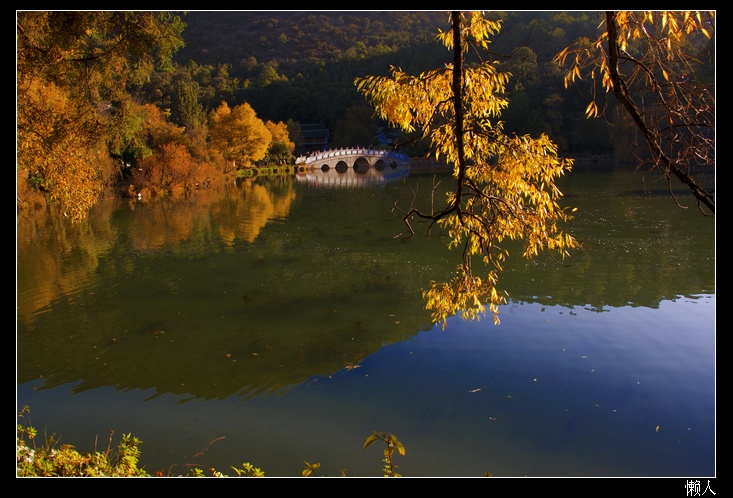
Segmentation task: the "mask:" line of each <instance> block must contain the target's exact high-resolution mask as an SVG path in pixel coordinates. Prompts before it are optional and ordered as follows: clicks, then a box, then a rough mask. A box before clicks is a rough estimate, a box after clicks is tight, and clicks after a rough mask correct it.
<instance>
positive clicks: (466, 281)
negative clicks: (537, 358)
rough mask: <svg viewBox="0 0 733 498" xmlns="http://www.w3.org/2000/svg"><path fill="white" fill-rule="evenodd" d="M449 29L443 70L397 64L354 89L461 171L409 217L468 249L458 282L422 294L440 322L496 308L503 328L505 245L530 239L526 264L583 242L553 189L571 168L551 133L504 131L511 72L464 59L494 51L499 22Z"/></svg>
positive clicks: (456, 18)
mask: <svg viewBox="0 0 733 498" xmlns="http://www.w3.org/2000/svg"><path fill="white" fill-rule="evenodd" d="M450 23H451V30H450V31H447V32H440V33H439V35H438V39H439V41H440V42H441V43H442V44H443V45H445V46H446V47H447V48H448V49H449V50H451V51H452V53H453V59H452V62H451V63H447V64H446V65H445V67H443V68H440V69H435V70H432V71H428V72H426V73H423V74H420V75H419V76H410V75H407V74H405V73H404V72H402V71H401V70H399V69H397V68H394V67H392V68H391V76H368V77H365V78H357V79H356V81H355V84H356V86H357V88H358V90H359V91H360V92H362V93H363V94H364V95H365V96H366V98H367V100H368V101H369V102H370V103H371V105H372V106H373V107H374V108H375V110H376V112H377V114H378V115H379V117H380V118H382V119H384V120H385V121H387V122H388V123H389V124H390V125H391V126H394V127H399V128H400V129H402V130H403V131H404V132H407V133H412V132H414V131H416V130H417V131H419V132H421V133H422V135H423V136H424V137H426V138H428V139H429V140H430V143H431V148H432V153H433V154H434V155H435V157H436V158H445V160H446V161H447V162H448V163H449V164H451V165H452V166H453V176H454V178H455V188H454V189H453V190H452V191H451V192H449V194H448V196H447V199H446V204H445V205H444V207H442V208H441V209H434V210H433V211H432V212H421V211H419V210H418V209H416V208H411V209H410V210H409V211H408V212H407V214H406V215H405V217H404V221H405V223H406V226H407V229H408V230H409V234H408V236H411V235H413V234H414V230H413V226H412V224H413V222H414V221H421V222H425V223H428V225H429V227H430V228H432V227H433V226H434V225H435V224H437V225H439V226H442V227H444V228H445V229H447V231H448V234H449V235H450V239H451V241H450V243H449V246H450V247H451V248H454V247H462V251H463V259H462V263H461V264H460V265H459V266H458V269H457V272H456V275H455V277H454V278H453V279H452V280H451V281H450V282H433V283H432V285H431V287H430V289H427V290H425V291H424V297H425V299H426V307H427V309H429V310H431V311H432V317H433V321H434V322H436V323H437V322H441V321H442V322H443V327H445V326H446V324H447V318H448V317H450V316H452V315H454V314H456V313H461V314H462V316H463V317H465V318H468V319H479V318H480V317H481V315H482V314H484V313H485V311H486V304H487V303H488V307H489V310H490V311H491V312H492V314H493V318H494V323H496V324H498V323H499V316H498V315H499V308H498V307H499V305H501V304H504V303H506V293H505V292H501V291H500V290H499V276H500V273H501V271H502V270H503V266H504V264H505V261H506V258H507V257H508V256H509V252H508V250H507V249H506V248H505V247H503V245H502V244H503V243H504V242H505V241H510V240H520V241H523V255H524V257H526V258H532V257H534V256H536V255H537V254H539V253H540V251H547V252H551V253H556V254H557V255H558V256H559V257H561V258H562V257H566V256H568V255H569V251H570V250H572V249H573V248H576V247H577V246H578V242H577V241H576V240H575V238H573V237H572V236H571V235H569V234H567V233H565V232H564V231H563V227H562V224H563V222H565V221H567V220H569V219H570V214H569V213H568V212H567V209H566V208H563V207H561V206H560V199H561V197H562V193H561V192H560V190H559V189H558V188H557V186H556V185H555V181H556V180H557V179H558V178H559V177H561V176H562V175H563V174H564V173H565V172H567V171H569V170H570V168H571V166H572V162H571V161H570V160H567V159H562V158H560V157H558V154H557V146H556V145H555V144H554V143H553V142H552V141H551V140H550V139H549V138H548V137H547V136H545V135H542V136H540V137H538V138H531V137H529V136H507V135H505V134H504V133H503V124H502V122H501V121H500V117H501V112H502V110H503V109H505V108H506V107H507V106H508V105H509V102H508V100H507V99H506V98H505V97H504V96H503V94H504V90H505V87H506V85H507V82H508V81H509V78H510V76H511V75H510V74H507V73H503V72H500V71H499V70H498V69H497V67H496V65H495V64H494V63H492V62H490V61H482V60H478V61H476V62H471V63H470V64H467V63H466V59H467V57H468V54H469V51H470V50H473V51H474V52H475V53H480V52H481V51H484V53H486V51H487V50H488V48H489V43H490V37H491V36H492V35H495V34H496V33H498V32H499V30H500V28H501V23H500V22H499V21H490V20H488V19H486V18H485V17H484V16H483V15H482V13H480V12H471V13H468V14H465V13H463V12H451V13H450ZM429 233H430V229H428V235H429ZM474 256H480V257H481V259H482V261H483V263H484V266H485V268H486V273H485V274H483V275H481V274H480V273H479V272H477V271H474V266H473V257H474Z"/></svg>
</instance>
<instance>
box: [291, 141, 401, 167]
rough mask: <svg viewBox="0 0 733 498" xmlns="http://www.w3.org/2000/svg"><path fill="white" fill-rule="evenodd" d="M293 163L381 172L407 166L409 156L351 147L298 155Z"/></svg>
mask: <svg viewBox="0 0 733 498" xmlns="http://www.w3.org/2000/svg"><path fill="white" fill-rule="evenodd" d="M295 164H296V166H301V167H302V166H305V167H307V168H309V169H320V170H322V171H328V170H329V169H332V168H333V169H335V170H336V171H340V172H345V171H347V170H354V171H356V172H362V173H363V172H366V171H369V170H370V169H376V170H377V171H380V172H381V171H385V170H387V169H390V168H391V169H397V168H400V169H402V168H405V167H409V164H410V158H409V157H408V156H407V155H406V154H402V153H400V152H394V151H387V150H380V149H371V148H363V147H351V148H345V149H333V150H323V151H318V152H311V153H309V154H308V155H305V156H300V157H298V158H297V159H296V160H295Z"/></svg>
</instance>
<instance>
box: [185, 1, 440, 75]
mask: <svg viewBox="0 0 733 498" xmlns="http://www.w3.org/2000/svg"><path fill="white" fill-rule="evenodd" d="M183 19H184V22H186V24H187V25H188V26H187V28H186V30H185V32H184V38H185V41H186V46H185V47H184V48H183V49H181V50H180V51H179V52H178V54H177V56H176V59H177V61H178V62H180V63H185V62H187V61H188V60H194V61H197V62H199V63H208V64H215V65H217V64H221V63H228V64H231V65H232V69H233V74H236V75H241V73H242V72H244V73H245V74H246V72H248V71H249V70H251V69H252V68H253V67H254V65H256V64H260V65H261V64H270V65H273V66H275V67H278V68H279V70H280V71H281V72H282V73H283V74H286V75H290V76H292V75H294V74H295V73H297V72H302V71H308V70H309V69H310V68H313V67H315V66H318V65H322V64H324V63H327V64H329V63H336V62H344V61H348V60H354V59H362V60H363V59H366V58H370V57H374V56H378V55H384V54H387V53H391V52H397V51H399V50H403V49H405V48H409V47H415V46H419V45H423V44H434V43H435V36H436V35H437V33H438V29H446V28H447V26H448V24H447V23H448V13H447V12H444V11H428V12H387V11H341V12H339V11H321V12H317V11H292V12H290V11H269V12H262V11H235V12H224V11H209V12H202V11H197V12H188V13H186V14H185V15H184V16H183Z"/></svg>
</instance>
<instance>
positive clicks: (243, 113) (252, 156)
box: [209, 102, 272, 167]
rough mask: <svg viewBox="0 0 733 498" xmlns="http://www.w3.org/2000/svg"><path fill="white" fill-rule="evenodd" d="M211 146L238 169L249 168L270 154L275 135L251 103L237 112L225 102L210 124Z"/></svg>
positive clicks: (236, 108) (237, 109) (240, 107)
mask: <svg viewBox="0 0 733 498" xmlns="http://www.w3.org/2000/svg"><path fill="white" fill-rule="evenodd" d="M209 133H210V135H211V146H212V147H213V148H214V149H218V150H219V151H220V152H221V154H222V155H223V156H224V157H225V158H226V159H227V160H228V161H233V162H235V163H236V165H237V166H240V167H241V166H248V165H250V164H251V163H253V162H255V161H259V160H261V159H263V158H264V157H265V154H267V149H268V147H269V146H270V142H271V141H272V133H271V132H270V130H269V129H268V128H267V126H266V125H265V123H263V122H262V120H261V119H259V118H258V117H257V114H256V113H255V111H254V109H252V106H250V105H249V104H248V103H246V102H245V103H243V104H240V105H238V106H235V107H234V108H233V109H232V108H230V107H229V105H227V103H226V102H222V103H221V105H220V106H219V107H218V108H217V109H216V110H215V111H214V114H213V115H212V117H211V123H210V125H209Z"/></svg>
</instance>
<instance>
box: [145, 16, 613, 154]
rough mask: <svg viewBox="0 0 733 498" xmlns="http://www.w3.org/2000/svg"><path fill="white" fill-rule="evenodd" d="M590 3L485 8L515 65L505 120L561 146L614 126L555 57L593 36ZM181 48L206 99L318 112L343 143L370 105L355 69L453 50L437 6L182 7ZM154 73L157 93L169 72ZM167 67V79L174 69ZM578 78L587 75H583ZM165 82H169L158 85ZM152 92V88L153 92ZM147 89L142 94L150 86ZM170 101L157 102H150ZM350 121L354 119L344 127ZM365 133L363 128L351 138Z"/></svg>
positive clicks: (446, 56)
mask: <svg viewBox="0 0 733 498" xmlns="http://www.w3.org/2000/svg"><path fill="white" fill-rule="evenodd" d="M598 14H599V13H598V12H581V11H571V12H560V11H556V12H541V11H537V12H532V11H518V12H489V13H487V14H486V15H487V17H493V18H502V19H503V27H502V30H501V32H500V33H499V34H498V35H497V36H496V37H495V38H494V39H493V41H492V44H491V47H492V51H491V53H490V54H485V56H486V57H489V58H492V59H494V60H495V61H497V62H500V63H501V64H500V66H501V67H500V68H501V70H503V71H508V72H511V73H512V74H513V78H512V81H511V83H510V85H508V87H507V90H508V92H509V94H508V96H509V98H510V100H511V102H512V103H511V105H510V108H509V109H507V110H506V111H505V112H504V114H503V116H502V118H503V120H504V121H505V123H506V127H505V129H506V131H508V132H510V133H511V132H516V133H519V134H531V135H537V134H539V133H547V134H548V135H549V136H550V137H551V138H552V139H553V140H554V141H555V142H556V143H557V144H558V145H559V146H560V148H561V150H562V151H563V152H564V153H571V154H607V153H612V152H613V151H612V146H611V140H610V137H609V135H608V134H609V130H610V129H611V127H608V126H606V127H603V126H599V125H598V123H594V122H589V121H588V120H586V119H585V115H584V109H585V106H587V105H588V101H587V94H586V95H585V96H582V95H581V94H580V92H579V91H578V88H574V89H571V90H568V89H565V88H564V86H563V83H562V74H561V71H560V69H559V68H558V66H557V65H556V64H554V63H552V58H553V56H555V55H556V54H557V53H558V52H560V51H561V50H562V49H563V48H565V47H567V46H569V45H570V44H571V43H572V42H573V41H574V40H576V39H577V38H578V37H580V36H592V37H595V36H597V31H596V30H597V28H598V24H599V17H598ZM181 15H182V18H183V21H184V22H185V23H186V24H187V27H186V29H185V30H184V32H183V38H184V41H185V44H186V45H185V47H183V48H182V49H180V50H179V52H178V53H177V54H176V56H175V61H176V62H177V63H178V64H179V67H180V68H186V69H185V71H187V72H188V73H189V76H186V77H190V78H192V79H193V80H194V81H196V82H197V84H198V85H199V87H200V90H199V100H200V101H201V102H202V104H203V105H204V107H205V108H206V109H209V110H210V109H212V108H214V107H215V106H217V105H218V104H219V103H221V101H222V100H226V101H227V102H228V103H229V104H230V105H237V104H240V103H242V102H245V101H246V102H247V103H249V104H250V105H251V106H252V107H253V108H254V109H255V111H256V112H257V115H258V116H259V117H260V118H262V119H267V120H272V121H275V122H278V121H283V122H284V121H288V120H294V121H297V122H300V123H322V124H324V125H325V126H328V127H330V128H331V130H332V131H333V133H334V140H335V141H336V144H334V145H338V143H339V142H344V144H348V143H349V142H352V141H353V140H354V138H353V137H354V136H355V135H359V134H361V135H362V136H363V134H364V133H366V130H363V129H362V130H359V129H355V128H364V127H363V126H361V125H360V124H359V123H363V121H364V120H365V119H369V116H370V115H371V110H370V109H369V108H368V106H366V102H365V100H364V98H363V96H361V95H360V94H358V92H357V91H356V88H355V86H354V78H355V77H363V76H367V75H377V74H388V72H389V69H390V66H395V67H399V68H400V69H402V70H404V71H405V72H406V73H408V74H412V75H418V74H419V73H420V72H423V71H427V70H430V69H436V68H440V67H443V65H444V64H445V63H447V62H450V58H451V54H450V53H449V52H448V51H447V50H446V48H445V47H444V46H442V45H441V44H440V43H438V42H437V40H436V36H437V34H438V33H439V31H440V30H443V31H445V30H448V29H450V24H449V13H448V12H446V11H233V12H227V11H190V12H187V13H185V14H183V13H182V14H181ZM161 78H163V79H164V80H166V79H167V81H163V80H158V81H156V82H155V85H156V86H157V88H163V89H164V90H163V93H162V95H164V96H165V95H167V94H168V93H169V92H172V91H174V87H175V84H176V83H175V80H176V78H177V77H174V76H170V75H168V76H165V75H163V76H161ZM171 78H172V79H171ZM581 84H584V83H581ZM166 88H169V90H166ZM158 95H160V92H158ZM149 98H151V97H149ZM158 104H159V105H160V106H161V107H167V105H166V103H165V102H159V103H158ZM344 127H350V128H351V129H345V128H344ZM361 141H363V139H361V140H360V141H358V142H354V143H360V142H361Z"/></svg>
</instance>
